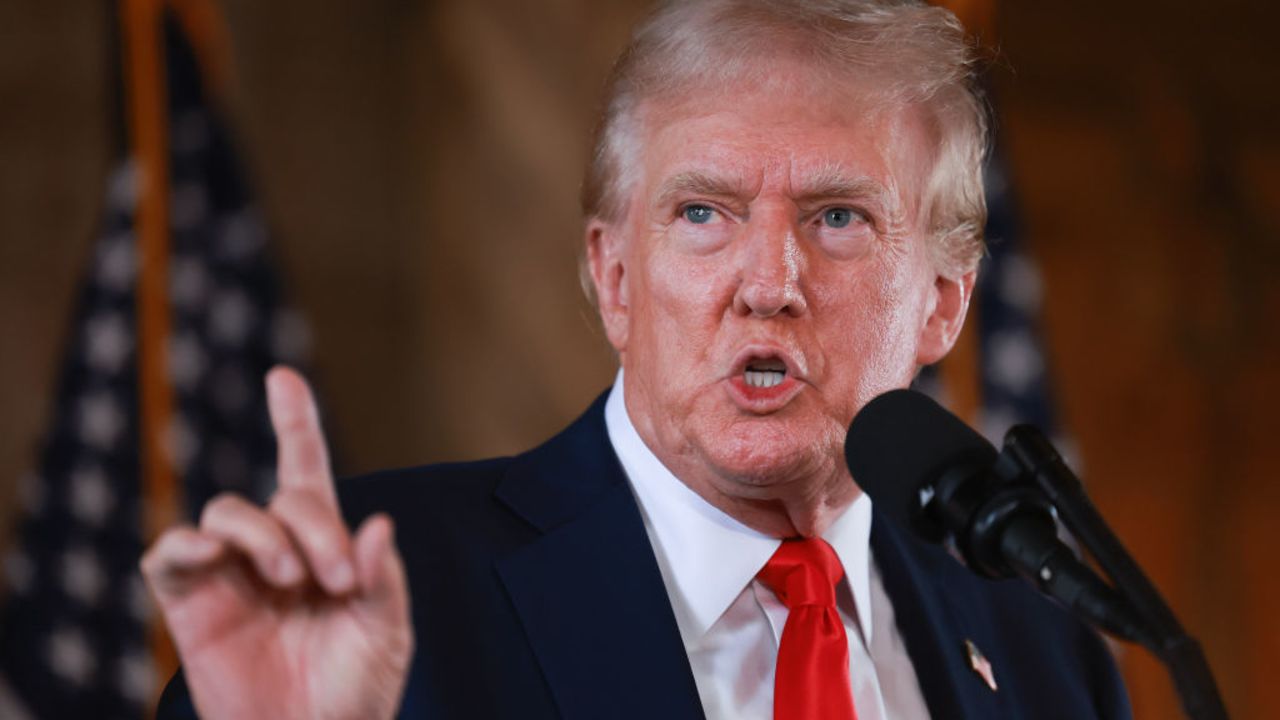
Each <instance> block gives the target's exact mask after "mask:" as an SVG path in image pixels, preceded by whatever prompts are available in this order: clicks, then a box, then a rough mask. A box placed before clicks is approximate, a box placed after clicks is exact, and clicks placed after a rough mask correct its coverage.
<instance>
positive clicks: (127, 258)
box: [95, 230, 138, 293]
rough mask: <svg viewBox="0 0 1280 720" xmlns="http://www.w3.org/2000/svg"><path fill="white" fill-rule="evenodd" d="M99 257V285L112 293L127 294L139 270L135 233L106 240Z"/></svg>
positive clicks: (121, 234)
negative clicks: (135, 248)
mask: <svg viewBox="0 0 1280 720" xmlns="http://www.w3.org/2000/svg"><path fill="white" fill-rule="evenodd" d="M97 256H98V257H97V261H96V263H95V267H96V268H97V270H96V272H97V278H98V284H99V285H101V286H102V287H103V288H104V289H106V290H110V291H111V292H116V293H124V292H127V291H128V290H129V286H130V285H132V284H133V278H134V274H135V273H136V272H137V270H138V258H137V253H136V252H135V250H134V242H133V233H131V232H129V231H127V230H126V231H121V232H118V233H115V234H114V235H110V236H108V237H106V238H104V239H103V240H102V242H101V244H100V245H99V246H98V252H97Z"/></svg>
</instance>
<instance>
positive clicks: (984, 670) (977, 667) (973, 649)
mask: <svg viewBox="0 0 1280 720" xmlns="http://www.w3.org/2000/svg"><path fill="white" fill-rule="evenodd" d="M964 651H965V654H967V655H968V656H969V668H970V669H972V670H973V671H974V672H975V673H977V674H978V677H981V678H982V681H983V682H985V683H986V684H987V687H989V688H991V691H992V692H995V691H996V676H995V673H993V672H992V671H991V661H989V660H987V656H986V655H983V654H982V651H981V650H979V649H978V646H977V645H974V644H973V641H972V640H968V639H966V640H965V641H964Z"/></svg>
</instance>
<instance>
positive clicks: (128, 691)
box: [116, 651, 157, 703]
mask: <svg viewBox="0 0 1280 720" xmlns="http://www.w3.org/2000/svg"><path fill="white" fill-rule="evenodd" d="M156 679H157V678H156V667H155V664H154V663H152V662H151V658H150V657H148V656H147V655H146V654H145V653H141V652H138V651H131V652H128V653H126V654H125V655H123V656H122V657H121V658H120V662H119V665H117V666H116V682H117V683H118V684H119V687H120V692H121V693H122V694H123V695H124V696H125V697H127V698H129V699H130V700H133V701H134V702H139V703H145V702H149V701H151V699H152V697H151V693H152V692H153V691H154V690H155V687H156Z"/></svg>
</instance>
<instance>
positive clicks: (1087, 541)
mask: <svg viewBox="0 0 1280 720" xmlns="http://www.w3.org/2000/svg"><path fill="white" fill-rule="evenodd" d="M1002 455H1004V456H1005V457H1007V458H1009V459H1011V460H1012V461H1013V462H1015V463H1016V464H1017V465H1018V466H1019V468H1020V469H1021V470H1022V471H1023V472H1024V473H1025V474H1026V476H1028V477H1030V478H1032V479H1033V481H1034V482H1035V484H1036V485H1037V486H1038V487H1039V488H1040V490H1042V491H1043V492H1044V494H1045V495H1046V496H1047V497H1048V498H1049V501H1050V502H1051V503H1052V504H1053V506H1054V507H1055V508H1056V509H1057V511H1058V514H1059V516H1060V517H1061V518H1062V521H1063V523H1064V524H1065V525H1066V526H1067V528H1068V529H1070V530H1071V532H1072V533H1073V534H1074V535H1075V536H1076V538H1077V539H1078V540H1079V541H1080V542H1081V543H1082V544H1083V545H1084V546H1085V548H1086V549H1087V550H1088V551H1089V554H1090V555H1092V556H1093V558H1094V559H1095V560H1097V562H1098V565H1099V566H1100V567H1101V568H1102V570H1103V571H1104V572H1105V573H1106V574H1107V576H1108V577H1110V578H1111V581H1112V582H1113V583H1115V586H1116V589H1117V590H1119V592H1120V594H1121V595H1122V596H1123V597H1124V599H1125V600H1127V601H1128V604H1129V606H1130V607H1131V608H1132V609H1133V610H1134V611H1135V612H1136V613H1137V614H1138V617H1139V618H1140V620H1141V622H1142V623H1143V625H1144V626H1145V630H1146V632H1144V633H1142V635H1143V637H1141V638H1140V640H1141V643H1142V644H1143V645H1144V646H1145V647H1147V649H1149V650H1150V651H1151V652H1152V653H1154V654H1155V655H1156V657H1158V658H1160V660H1161V662H1163V663H1164V664H1165V666H1166V667H1167V668H1168V670H1169V674H1170V676H1171V677H1172V678H1173V683H1174V686H1175V687H1176V688H1177V691H1178V697H1179V699H1180V700H1181V701H1182V708H1183V711H1184V712H1186V714H1187V717H1188V718H1191V719H1192V720H1227V710H1226V706H1225V705H1224V704H1223V702H1222V696H1221V695H1220V694H1219V692H1218V686H1217V684H1216V683H1215V681H1214V679H1213V673H1212V672H1211V671H1210V669H1209V663H1208V661H1206V659H1205V657H1204V652H1203V650H1202V649H1201V648H1200V643H1199V642H1197V641H1196V639H1195V638H1193V637H1191V636H1190V635H1188V634H1187V632H1186V631H1185V630H1184V629H1183V628H1182V625H1181V624H1180V623H1179V622H1178V619H1177V618H1176V617H1174V614H1173V611H1172V610H1170V609H1169V606H1168V604H1167V603H1165V601H1164V598H1162V597H1161V596H1160V592H1159V591H1158V590H1156V588H1155V585H1153V584H1152V583H1151V581H1150V580H1149V579H1148V578H1147V576H1146V574H1144V573H1143V572H1142V570H1141V568H1139V567H1138V564H1137V563H1136V562H1135V561H1134V560H1133V557H1132V556H1131V555H1129V553H1128V551H1127V550H1125V548H1124V546H1123V545H1122V544H1121V543H1120V540H1119V539H1118V538H1117V537H1116V536H1115V534H1114V533H1113V532H1111V528H1109V527H1108V526H1107V524H1106V522H1105V521H1104V520H1103V519H1102V515H1101V514H1100V513H1099V512H1098V510H1097V508H1096V507H1094V505H1093V502H1092V501H1090V500H1089V497H1088V495H1086V494H1085V492H1084V486H1083V485H1082V484H1081V482H1080V479H1079V478H1077V477H1076V475H1075V473H1073V472H1072V471H1071V469H1070V468H1069V467H1067V464H1066V463H1065V462H1063V461H1062V457H1061V456H1060V455H1059V454H1058V452H1057V450H1055V449H1054V447H1053V445H1052V444H1050V443H1049V441H1048V440H1047V439H1046V438H1045V437H1044V435H1043V434H1041V433H1040V431H1039V430H1037V429H1036V428H1034V427H1032V426H1030V425H1018V426H1015V427H1013V428H1012V429H1010V430H1009V432H1008V433H1007V434H1006V435H1005V442H1004V452H1003V453H1002Z"/></svg>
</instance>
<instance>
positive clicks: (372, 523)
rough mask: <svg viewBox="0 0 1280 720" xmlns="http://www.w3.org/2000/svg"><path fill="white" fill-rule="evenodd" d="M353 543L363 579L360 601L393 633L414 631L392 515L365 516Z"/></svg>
mask: <svg viewBox="0 0 1280 720" xmlns="http://www.w3.org/2000/svg"><path fill="white" fill-rule="evenodd" d="M353 544H354V554H355V559H356V574H357V575H358V576H359V579H360V592H359V594H358V596H357V598H356V603H357V604H358V605H359V606H361V608H362V609H363V610H364V611H365V612H366V613H367V614H368V615H369V616H370V619H371V620H374V621H375V622H377V623H380V624H382V625H384V626H385V627H386V629H387V630H389V631H391V632H392V633H397V634H398V633H404V634H405V635H406V636H409V635H411V634H412V633H411V632H410V627H409V623H410V620H409V590H408V586H407V582H406V580H405V572H404V562H403V561H402V560H401V559H400V552H399V551H398V550H396V546H395V527H394V524H393V523H392V521H391V518H390V517H388V516H387V515H386V514H385V513H378V514H376V515H373V516H372V517H370V518H368V519H367V520H365V521H364V522H363V523H361V525H360V529H359V530H357V531H356V536H355V542H354V543H353Z"/></svg>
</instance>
